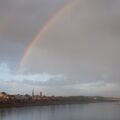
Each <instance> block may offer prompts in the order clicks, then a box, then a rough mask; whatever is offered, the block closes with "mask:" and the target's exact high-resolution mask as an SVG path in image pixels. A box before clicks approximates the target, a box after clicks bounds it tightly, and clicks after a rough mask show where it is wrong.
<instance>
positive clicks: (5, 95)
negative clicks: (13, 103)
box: [0, 92, 9, 101]
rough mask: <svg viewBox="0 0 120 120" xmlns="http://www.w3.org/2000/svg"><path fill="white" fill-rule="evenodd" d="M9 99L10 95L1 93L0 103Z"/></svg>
mask: <svg viewBox="0 0 120 120" xmlns="http://www.w3.org/2000/svg"><path fill="white" fill-rule="evenodd" d="M8 99H9V95H7V93H5V92H0V101H7V100H8Z"/></svg>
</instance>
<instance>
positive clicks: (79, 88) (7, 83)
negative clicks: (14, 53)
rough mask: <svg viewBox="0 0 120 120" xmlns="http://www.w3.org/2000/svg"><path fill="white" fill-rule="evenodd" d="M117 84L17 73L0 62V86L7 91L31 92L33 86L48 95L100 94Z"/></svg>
mask: <svg viewBox="0 0 120 120" xmlns="http://www.w3.org/2000/svg"><path fill="white" fill-rule="evenodd" d="M118 87H119V86H118V85H117V84H115V83H112V82H109V83H108V82H106V81H104V80H103V81H92V82H90V81H88V82H85V81H84V82H81V80H76V81H75V80H70V79H69V78H67V77H65V76H64V75H62V74H49V73H19V72H17V71H16V70H12V69H11V68H10V67H9V65H8V64H7V63H1V64H0V88H1V89H2V90H4V89H6V90H7V91H9V93H16V92H17V93H22V94H25V93H29V94H30V93H31V90H32V89H33V88H35V90H36V92H39V91H40V90H42V91H43V92H44V93H46V94H48V95H53V93H54V95H72V94H73V95H74V94H76V95H83V93H84V95H92V94H93V95H97V94H98V93H99V95H101V92H104V91H108V93H107V94H108V95H111V94H110V93H109V92H110V91H112V93H113V91H115V89H118ZM70 91H71V92H70Z"/></svg>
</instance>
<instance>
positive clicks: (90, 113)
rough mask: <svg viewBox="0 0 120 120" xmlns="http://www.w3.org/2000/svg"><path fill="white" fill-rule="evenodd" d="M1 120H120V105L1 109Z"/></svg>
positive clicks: (100, 104)
mask: <svg viewBox="0 0 120 120" xmlns="http://www.w3.org/2000/svg"><path fill="white" fill-rule="evenodd" d="M0 120H120V104H118V103H92V104H76V105H56V106H35V107H23V108H22V107H21V108H4V109H0Z"/></svg>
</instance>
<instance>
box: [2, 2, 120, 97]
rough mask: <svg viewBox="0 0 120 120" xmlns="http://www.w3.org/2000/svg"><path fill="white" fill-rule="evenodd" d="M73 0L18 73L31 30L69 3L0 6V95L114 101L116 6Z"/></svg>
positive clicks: (117, 84) (119, 79) (118, 33)
mask: <svg viewBox="0 0 120 120" xmlns="http://www.w3.org/2000/svg"><path fill="white" fill-rule="evenodd" d="M74 1H75V4H74V5H73V6H72V7H71V8H70V9H68V10H67V11H65V12H64V14H62V16H61V17H59V19H57V20H56V21H55V22H54V23H53V24H52V25H50V27H49V28H47V30H46V31H45V33H44V35H42V37H40V38H39V40H38V41H37V42H36V44H35V45H34V46H33V47H32V49H31V52H30V54H29V55H28V56H27V57H26V58H25V59H24V61H23V63H22V64H21V66H20V68H19V71H17V70H16V66H17V65H18V64H19V62H20V61H21V58H22V55H23V53H24V50H25V48H26V47H27V46H28V44H29V43H30V42H31V40H32V38H34V36H36V34H37V31H38V30H39V29H40V28H41V27H42V26H43V25H44V23H45V22H46V21H47V20H48V19H49V18H50V17H51V16H52V15H53V14H54V13H56V11H57V10H58V9H59V8H62V7H63V6H64V4H65V3H66V2H68V4H69V2H70V0H34V1H33V0H20V1H19V0H11V1H9V0H4V1H2V0H1V1H0V91H7V92H9V93H24V92H27V93H31V90H32V89H33V88H35V92H36V93H39V91H43V92H44V93H45V94H47V95H105V96H106V95H107V96H120V53H119V51H120V8H119V6H120V1H119V0H74Z"/></svg>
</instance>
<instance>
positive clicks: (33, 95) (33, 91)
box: [32, 88, 34, 97]
mask: <svg viewBox="0 0 120 120" xmlns="http://www.w3.org/2000/svg"><path fill="white" fill-rule="evenodd" d="M32 96H33V97H34V88H33V90H32Z"/></svg>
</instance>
